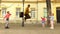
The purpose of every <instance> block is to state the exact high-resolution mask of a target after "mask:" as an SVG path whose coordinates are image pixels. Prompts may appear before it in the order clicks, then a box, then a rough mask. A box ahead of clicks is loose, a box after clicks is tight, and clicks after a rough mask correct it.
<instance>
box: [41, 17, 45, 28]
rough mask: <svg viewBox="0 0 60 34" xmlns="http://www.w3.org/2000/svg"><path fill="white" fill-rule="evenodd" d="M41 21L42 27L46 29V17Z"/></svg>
mask: <svg viewBox="0 0 60 34" xmlns="http://www.w3.org/2000/svg"><path fill="white" fill-rule="evenodd" d="M41 19H42V20H41V21H42V27H43V28H44V27H45V17H41Z"/></svg>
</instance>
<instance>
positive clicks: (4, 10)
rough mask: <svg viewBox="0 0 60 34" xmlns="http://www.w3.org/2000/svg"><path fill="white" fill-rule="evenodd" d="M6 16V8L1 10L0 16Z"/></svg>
mask: <svg viewBox="0 0 60 34" xmlns="http://www.w3.org/2000/svg"><path fill="white" fill-rule="evenodd" d="M5 14H6V8H2V16H5Z"/></svg>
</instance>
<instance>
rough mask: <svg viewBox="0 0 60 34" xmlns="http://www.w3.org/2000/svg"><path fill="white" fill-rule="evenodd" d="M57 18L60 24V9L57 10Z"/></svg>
mask: <svg viewBox="0 0 60 34" xmlns="http://www.w3.org/2000/svg"><path fill="white" fill-rule="evenodd" d="M56 15H57V16H56V17H57V23H60V7H57V8H56Z"/></svg>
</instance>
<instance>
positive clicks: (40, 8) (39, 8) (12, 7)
mask: <svg viewBox="0 0 60 34" xmlns="http://www.w3.org/2000/svg"><path fill="white" fill-rule="evenodd" d="M28 4H30V5H31V7H30V8H35V11H36V13H35V16H36V18H35V19H36V20H39V21H40V20H41V17H43V16H44V8H46V3H38V5H37V3H25V4H24V9H25V8H26V7H27V5H28ZM57 6H60V5H59V4H55V3H52V4H51V7H52V12H53V13H54V20H56V7H57ZM3 7H4V8H7V10H6V11H10V13H11V14H12V15H11V17H10V20H15V19H20V18H19V17H17V16H16V8H17V7H19V8H21V12H23V4H22V3H1V8H3ZM24 11H25V10H24ZM1 16H2V15H1ZM2 18H3V17H2Z"/></svg>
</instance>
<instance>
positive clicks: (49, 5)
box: [46, 0, 51, 25]
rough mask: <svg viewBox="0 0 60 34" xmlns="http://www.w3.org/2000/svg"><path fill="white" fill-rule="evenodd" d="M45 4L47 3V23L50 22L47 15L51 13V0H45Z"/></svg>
mask: <svg viewBox="0 0 60 34" xmlns="http://www.w3.org/2000/svg"><path fill="white" fill-rule="evenodd" d="M46 5H47V25H49V24H50V18H49V16H50V15H51V0H46Z"/></svg>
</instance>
